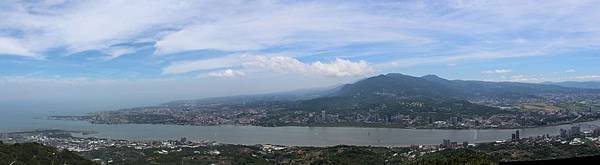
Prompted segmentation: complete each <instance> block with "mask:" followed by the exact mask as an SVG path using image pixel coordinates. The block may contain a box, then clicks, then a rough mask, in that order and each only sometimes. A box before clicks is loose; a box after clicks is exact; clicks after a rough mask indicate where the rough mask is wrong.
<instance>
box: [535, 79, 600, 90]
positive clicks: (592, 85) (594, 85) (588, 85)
mask: <svg viewBox="0 0 600 165" xmlns="http://www.w3.org/2000/svg"><path fill="white" fill-rule="evenodd" d="M545 84H551V85H558V86H563V87H571V88H584V89H600V81H587V82H578V81H565V82H546V83H545Z"/></svg>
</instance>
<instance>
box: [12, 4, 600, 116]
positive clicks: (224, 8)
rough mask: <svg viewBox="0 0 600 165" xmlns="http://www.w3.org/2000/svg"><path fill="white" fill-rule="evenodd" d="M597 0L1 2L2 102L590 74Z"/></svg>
mask: <svg viewBox="0 0 600 165" xmlns="http://www.w3.org/2000/svg"><path fill="white" fill-rule="evenodd" d="M597 6H600V1H595V0H590V1H587V0H553V1H545V0H543V1H542V0H498V1H494V0H490V1H477V0H468V1H460V0H453V1H444V0H431V1H427V0H415V1H411V0H396V1H386V0H381V1H366V0H364V1H358V0H340V1H336V0H333V1H329V0H318V1H310V0H308V1H292V0H290V1H285V0H284V1H271V0H260V1H247V0H240V1H229V0H214V1H212V0H189V1H188V0H171V1H168V0H153V1H147V0H102V1H99V0H95V1H86V0H77V1H70V0H47V1H35V0H24V1H19V0H3V1H0V93H1V94H0V105H6V104H8V103H11V104H15V103H23V102H30V103H35V104H40V105H45V104H64V103H73V102H77V103H79V104H82V105H83V104H85V105H90V106H95V105H109V104H110V105H118V106H133V105H142V104H155V103H160V102H166V101H170V100H178V99H194V98H203V97H214V96H227V95H239V94H252V93H269V92H276V91H286V90H294V89H302V88H314V87H326V86H335V85H339V84H345V83H352V82H354V81H357V80H359V79H362V78H365V77H369V76H373V75H377V74H383V73H403V74H408V75H414V76H422V75H428V74H435V75H438V76H441V77H444V78H448V79H466V80H484V81H514V82H530V83H539V82H547V81H598V80H600V73H599V72H598V71H600V66H599V65H598V64H599V63H600V56H599V55H598V52H600V10H597ZM3 103H4V104H3ZM100 107H102V106H100Z"/></svg>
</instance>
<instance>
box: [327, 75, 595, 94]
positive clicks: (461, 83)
mask: <svg viewBox="0 0 600 165" xmlns="http://www.w3.org/2000/svg"><path fill="white" fill-rule="evenodd" d="M581 92H590V91H589V90H584V89H577V88H569V87H562V86H558V85H549V84H528V83H517V82H486V81H465V80H447V79H444V78H440V77H438V76H435V75H427V76H423V77H414V76H408V75H403V74H399V73H390V74H385V75H383V74H382V75H378V76H375V77H370V78H367V79H364V80H361V81H358V82H356V83H353V84H348V85H345V86H343V87H341V89H340V90H339V91H338V92H337V93H336V95H337V96H354V97H360V96H363V97H367V96H373V95H380V96H383V95H385V96H392V97H399V98H415V97H425V98H434V99H460V100H472V99H524V98H535V97H537V95H539V94H546V93H581Z"/></svg>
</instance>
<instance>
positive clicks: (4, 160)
mask: <svg viewBox="0 0 600 165" xmlns="http://www.w3.org/2000/svg"><path fill="white" fill-rule="evenodd" d="M0 164H12V165H24V164H74V165H78V164H86V165H87V164H95V163H94V162H92V161H90V160H87V159H85V158H83V157H81V156H79V155H77V154H76V153H73V152H69V151H58V150H57V149H55V148H52V147H47V146H43V145H41V144H38V143H23V144H19V143H17V144H12V145H9V144H2V143H0Z"/></svg>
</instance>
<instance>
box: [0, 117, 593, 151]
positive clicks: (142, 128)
mask: <svg viewBox="0 0 600 165" xmlns="http://www.w3.org/2000/svg"><path fill="white" fill-rule="evenodd" d="M43 117H44V115H41V114H40V115H37V116H32V115H30V114H14V113H12V114H11V113H8V114H7V113H4V114H3V115H2V116H0V132H14V131H28V130H35V129H64V130H82V131H95V132H97V134H92V135H86V136H93V137H104V138H114V139H127V140H166V139H173V140H175V139H179V138H181V137H186V138H187V139H190V140H214V141H217V142H219V143H230V144H280V145H295V146H332V145H341V144H344V145H363V146H368V145H371V146H407V145H413V144H415V145H419V144H439V143H441V142H442V140H443V139H450V140H452V141H458V142H459V143H460V142H463V141H468V142H470V143H475V142H492V141H496V140H504V139H509V138H510V137H511V133H514V131H515V130H516V129H472V130H446V129H398V128H352V127H256V126H233V125H226V126H182V125H150V124H119V125H107V124H90V123H88V122H83V121H57V120H45V119H43ZM36 118H37V119H36ZM572 125H581V127H582V129H583V130H586V129H589V128H592V127H596V126H600V121H592V122H585V123H578V124H566V125H559V126H548V127H540V128H526V129H519V130H520V133H521V137H528V136H538V135H544V134H550V135H557V134H559V130H560V129H561V128H569V127H571V126H572Z"/></svg>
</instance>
